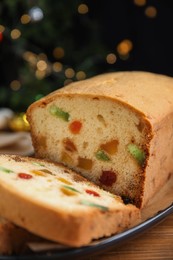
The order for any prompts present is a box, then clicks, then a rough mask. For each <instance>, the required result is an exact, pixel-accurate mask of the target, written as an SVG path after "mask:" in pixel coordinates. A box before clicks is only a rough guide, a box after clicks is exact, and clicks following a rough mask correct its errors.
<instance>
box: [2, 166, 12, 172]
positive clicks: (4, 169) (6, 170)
mask: <svg viewBox="0 0 173 260" xmlns="http://www.w3.org/2000/svg"><path fill="white" fill-rule="evenodd" d="M0 171H2V172H5V173H12V172H13V171H12V170H10V169H7V168H5V167H3V166H0Z"/></svg>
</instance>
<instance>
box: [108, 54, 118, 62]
mask: <svg viewBox="0 0 173 260" xmlns="http://www.w3.org/2000/svg"><path fill="white" fill-rule="evenodd" d="M116 60H117V57H116V55H115V54H114V53H109V54H108V55H107V56H106V61H107V63H109V64H114V63H115V62H116Z"/></svg>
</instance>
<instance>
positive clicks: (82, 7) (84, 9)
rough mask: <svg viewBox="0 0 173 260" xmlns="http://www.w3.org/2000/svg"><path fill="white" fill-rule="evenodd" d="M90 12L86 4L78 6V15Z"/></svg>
mask: <svg viewBox="0 0 173 260" xmlns="http://www.w3.org/2000/svg"><path fill="white" fill-rule="evenodd" d="M88 11H89V8H88V6H87V5H86V4H80V5H79V6H78V13H79V14H86V13H88Z"/></svg>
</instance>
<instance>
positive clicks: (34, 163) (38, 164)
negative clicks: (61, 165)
mask: <svg viewBox="0 0 173 260" xmlns="http://www.w3.org/2000/svg"><path fill="white" fill-rule="evenodd" d="M32 164H33V165H36V166H45V165H44V164H43V163H38V162H32Z"/></svg>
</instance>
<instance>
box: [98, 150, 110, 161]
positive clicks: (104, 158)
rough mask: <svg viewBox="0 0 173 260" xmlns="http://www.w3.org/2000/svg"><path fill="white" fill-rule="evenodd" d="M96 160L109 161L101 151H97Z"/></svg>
mask: <svg viewBox="0 0 173 260" xmlns="http://www.w3.org/2000/svg"><path fill="white" fill-rule="evenodd" d="M96 158H97V159H98V160H101V161H110V158H109V156H108V155H107V154H106V153H105V152H104V151H103V150H99V151H97V153H96Z"/></svg>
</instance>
